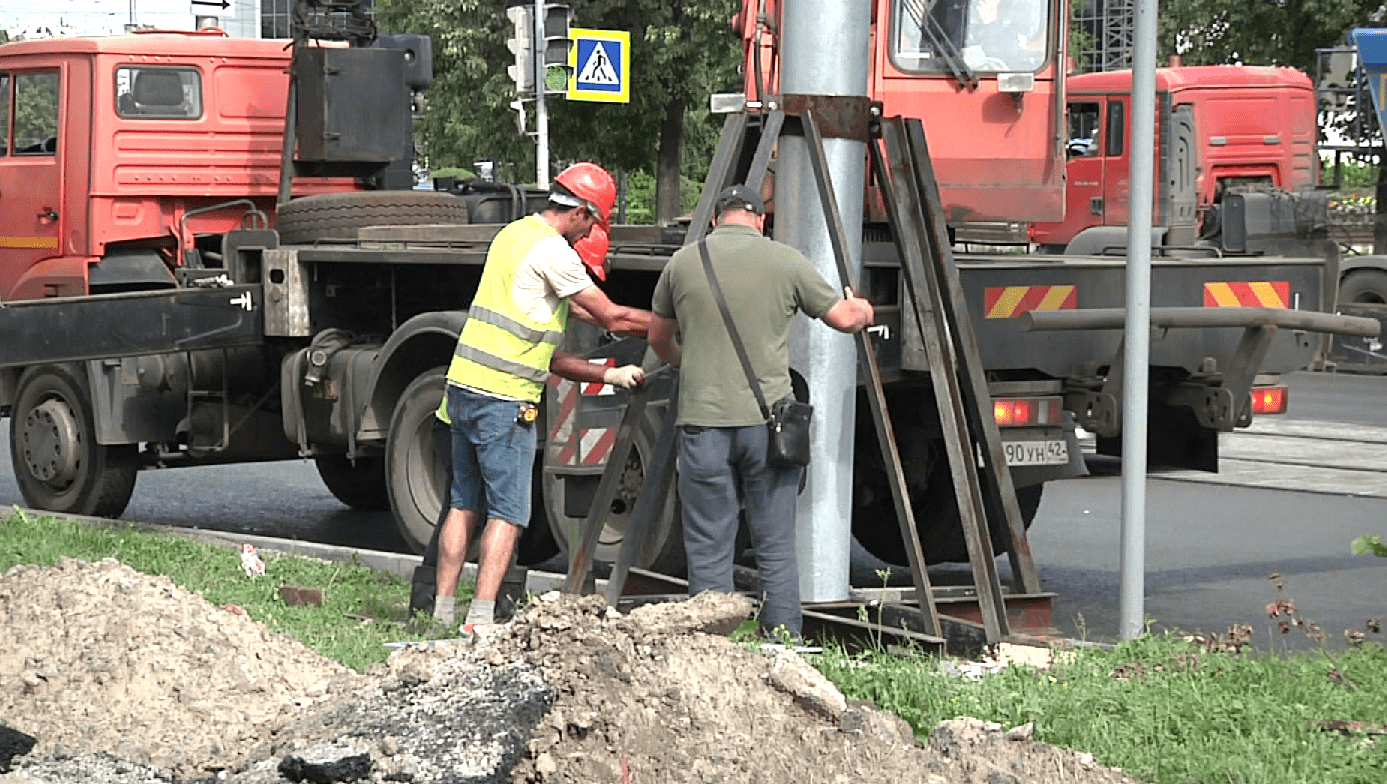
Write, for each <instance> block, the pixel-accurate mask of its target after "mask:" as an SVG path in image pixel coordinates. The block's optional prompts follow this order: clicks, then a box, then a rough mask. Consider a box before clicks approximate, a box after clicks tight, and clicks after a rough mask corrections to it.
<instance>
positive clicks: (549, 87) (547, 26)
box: [543, 3, 573, 93]
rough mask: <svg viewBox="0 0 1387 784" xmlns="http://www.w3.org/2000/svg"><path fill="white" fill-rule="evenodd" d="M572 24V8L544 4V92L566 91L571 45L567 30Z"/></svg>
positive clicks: (562, 5)
mask: <svg viewBox="0 0 1387 784" xmlns="http://www.w3.org/2000/svg"><path fill="white" fill-rule="evenodd" d="M572 24H573V9H572V8H570V7H568V6H566V5H564V4H562V3H545V4H544V44H543V45H544V70H545V80H544V82H545V84H544V89H545V92H551V93H552V92H564V91H566V90H567V89H568V74H569V70H570V67H569V65H568V50H569V48H570V47H571V46H572V45H573V40H572V39H571V38H569V36H568V28H569V27H571V26H572Z"/></svg>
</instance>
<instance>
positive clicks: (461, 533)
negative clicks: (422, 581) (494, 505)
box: [433, 509, 481, 623]
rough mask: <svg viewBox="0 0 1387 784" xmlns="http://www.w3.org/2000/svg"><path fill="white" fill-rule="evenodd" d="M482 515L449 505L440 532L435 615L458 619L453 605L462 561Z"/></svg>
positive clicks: (444, 618)
mask: <svg viewBox="0 0 1387 784" xmlns="http://www.w3.org/2000/svg"><path fill="white" fill-rule="evenodd" d="M480 519H481V513H480V512H477V511H475V510H472V509H449V510H448V517H447V518H446V519H445V520H444V521H443V531H442V532H441V533H440V534H439V536H438V579H437V583H436V585H437V588H436V589H435V595H434V609H433V617H434V618H436V619H438V620H440V621H442V622H443V623H453V622H454V621H455V620H456V615H455V609H454V606H455V602H456V597H457V591H458V577H459V576H461V575H462V563H463V561H465V560H466V559H467V546H468V544H470V543H471V541H472V530H473V529H474V528H476V527H477V522H478V521H479V520H480Z"/></svg>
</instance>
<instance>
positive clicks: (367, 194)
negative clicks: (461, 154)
mask: <svg viewBox="0 0 1387 784" xmlns="http://www.w3.org/2000/svg"><path fill="white" fill-rule="evenodd" d="M275 222H276V226H275V227H276V228H277V229H278V230H279V240H280V242H283V243H284V244H286V245H293V244H296V243H306V242H313V241H314V240H328V239H342V240H354V239H356V232H357V229H361V228H365V227H366V226H421V225H427V224H434V223H445V224H458V223H467V203H466V202H465V201H463V200H462V199H461V198H459V197H457V196H454V195H453V194H451V193H439V192H434V191H353V192H350V193H323V194H319V195H316V196H303V197H300V198H297V199H294V200H292V201H290V202H289V203H288V204H285V205H284V206H282V207H280V208H279V210H278V215H277V216H276V218H275Z"/></svg>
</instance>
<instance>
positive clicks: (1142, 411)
mask: <svg viewBox="0 0 1387 784" xmlns="http://www.w3.org/2000/svg"><path fill="white" fill-rule="evenodd" d="M1156 7H1157V0H1136V11H1135V13H1136V27H1135V30H1136V37H1135V44H1134V46H1133V51H1132V112H1131V118H1132V120H1131V138H1132V146H1131V156H1132V157H1131V164H1130V166H1129V168H1128V176H1129V181H1130V182H1131V188H1130V189H1129V191H1128V192H1129V193H1131V194H1132V200H1131V207H1130V210H1129V217H1128V220H1127V287H1126V289H1127V308H1126V314H1125V317H1126V318H1125V320H1126V327H1125V333H1124V334H1125V340H1124V344H1125V354H1124V362H1125V363H1126V364H1125V367H1124V368H1123V381H1122V384H1123V390H1124V392H1125V393H1126V394H1124V395H1123V396H1122V421H1123V423H1124V424H1123V428H1122V431H1123V432H1122V537H1121V542H1122V544H1121V570H1120V575H1121V576H1120V583H1119V586H1118V615H1117V620H1118V634H1119V636H1121V637H1122V639H1124V640H1131V639H1135V638H1137V637H1140V636H1141V635H1142V634H1143V632H1145V630H1146V618H1145V611H1144V609H1143V608H1144V604H1143V602H1144V599H1145V596H1144V594H1145V590H1146V574H1145V572H1146V442H1147V422H1146V409H1147V403H1148V398H1149V397H1150V394H1149V391H1148V386H1147V382H1148V380H1149V378H1150V375H1151V370H1150V368H1149V366H1148V363H1149V362H1150V361H1151V242H1150V237H1151V209H1152V202H1153V199H1154V195H1153V188H1152V185H1153V181H1154V178H1153V175H1152V168H1153V163H1152V160H1151V155H1152V151H1153V150H1154V148H1155V142H1156Z"/></svg>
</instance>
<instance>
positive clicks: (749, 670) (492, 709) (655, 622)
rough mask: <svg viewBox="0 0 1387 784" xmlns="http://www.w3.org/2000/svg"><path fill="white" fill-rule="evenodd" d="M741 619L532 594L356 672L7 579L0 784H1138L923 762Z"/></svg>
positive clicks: (728, 610)
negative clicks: (480, 629)
mask: <svg viewBox="0 0 1387 784" xmlns="http://www.w3.org/2000/svg"><path fill="white" fill-rule="evenodd" d="M751 609H752V608H751V605H750V602H749V600H747V599H745V598H744V597H740V596H726V595H711V594H709V595H704V596H701V597H698V598H697V599H694V600H691V601H688V602H682V603H673V604H660V605H649V606H646V607H642V608H638V609H637V610H634V611H633V612H631V613H630V614H628V615H621V614H619V613H616V612H615V611H612V610H610V609H608V608H607V607H606V606H605V604H604V603H603V601H602V599H601V597H597V596H587V597H573V596H562V595H558V594H549V595H546V596H543V597H540V598H539V600H538V601H536V602H534V603H532V604H531V605H530V606H529V607H528V608H526V610H525V611H524V612H523V613H521V614H520V615H519V616H518V617H517V618H516V619H515V620H513V621H512V622H511V623H509V624H507V625H505V626H502V627H496V628H495V629H494V630H493V631H491V632H490V633H488V634H485V635H481V636H479V637H476V638H473V639H469V640H463V641H456V642H448V643H443V642H440V643H435V644H432V645H411V646H407V647H406V648H405V649H403V650H400V651H397V652H396V653H394V654H392V655H391V657H390V660H389V662H387V663H386V664H381V665H374V666H372V667H370V668H368V669H367V671H366V672H364V673H359V674H358V673H354V672H352V671H350V670H347V669H345V668H343V667H341V666H339V665H337V664H335V663H333V662H332V661H330V660H327V659H324V658H322V657H320V656H318V655H317V654H316V653H314V652H313V651H311V650H309V649H308V648H306V647H304V646H303V645H301V644H299V643H298V642H297V641H295V640H293V639H290V638H287V637H284V636H282V635H277V634H274V633H271V632H269V631H268V630H267V629H265V627H264V626H263V625H261V624H260V623H258V622H256V621H255V620H254V619H251V618H248V617H246V615H244V614H243V613H241V612H238V611H237V610H236V609H235V608H226V607H216V606H214V605H212V604H210V603H209V602H207V601H206V600H205V599H203V598H202V597H201V596H200V595H197V594H193V593H189V592H187V591H184V590H182V589H180V588H178V587H177V586H175V585H173V584H172V583H171V582H170V581H169V580H168V579H167V578H163V577H151V576H148V575H144V574H140V573H138V572H135V571H134V570H132V569H130V568H128V567H126V566H124V565H122V564H120V563H118V562H116V561H113V560H109V559H108V560H105V561H102V562H100V563H97V564H88V563H84V562H81V561H74V560H65V561H63V562H62V563H60V564H58V565H57V566H55V567H52V568H37V567H17V568H15V569H12V570H10V571H9V572H8V573H6V574H4V575H0V634H2V635H3V636H4V639H5V640H6V643H5V645H4V646H0V782H3V783H5V784H18V783H19V782H24V783H25V784H29V783H31V782H38V783H40V784H67V783H68V782H74V783H75V782H79V781H81V782H90V781H102V782H109V784H134V782H142V783H144V782H165V781H172V780H180V781H190V780H207V781H211V780H216V781H222V782H232V783H233V784H270V782H279V781H284V780H309V781H350V780H370V781H413V782H421V783H422V782H478V783H479V782H498V783H500V782H507V783H509V784H522V783H523V782H536V783H537V782H545V783H550V782H572V783H573V784H578V783H579V782H581V783H582V784H589V783H590V782H621V783H622V784H631V783H632V782H637V783H639V782H661V783H662V784H663V783H665V782H699V783H700V784H701V783H702V782H714V781H730V782H767V783H768V784H769V783H770V782H775V783H776V784H780V782H786V781H796V782H811V781H815V782H827V783H836V782H844V783H847V782H854V783H855V782H875V781H880V782H901V781H912V782H930V783H931V784H965V783H968V784H972V783H973V782H977V783H978V784H981V783H982V782H987V784H1013V782H1015V783H1016V784H1019V782H1023V781H1024V782H1028V783H1029V784H1050V783H1051V782H1060V781H1064V782H1068V783H1069V784H1136V780H1135V779H1132V778H1130V777H1128V776H1125V775H1123V774H1122V773H1120V772H1118V771H1115V770H1111V769H1108V768H1104V767H1102V766H1100V765H1097V764H1095V763H1094V762H1093V760H1092V758H1091V757H1089V756H1088V755H1085V754H1080V753H1077V752H1071V751H1067V750H1062V749H1058V748H1055V747H1052V746H1048V745H1046V744H1042V743H1038V742H1036V741H1034V740H1033V739H1031V737H1030V734H1029V732H1028V731H1027V730H1026V729H1018V730H1012V731H1011V732H1002V731H1001V730H1000V728H998V727H996V726H995V725H986V724H983V723H982V722H980V721H977V720H975V719H968V718H960V719H957V720H954V721H951V722H946V723H945V724H943V725H940V727H939V728H937V729H936V730H935V731H934V733H933V734H932V736H931V738H930V740H929V742H928V743H926V744H921V743H920V742H918V741H917V740H916V739H915V738H914V736H913V734H912V733H911V730H910V728H909V726H908V725H906V724H905V722H903V721H902V720H901V719H899V718H898V717H896V716H893V715H891V714H888V713H885V712H882V711H879V710H877V709H875V708H874V707H872V706H870V705H867V704H861V703H856V704H853V703H848V702H847V701H845V700H844V698H843V696H842V694H841V693H839V692H838V691H837V689H835V688H834V687H833V686H832V685H831V684H830V683H829V682H828V681H827V680H825V679H824V678H823V676H822V675H821V674H820V673H819V672H818V671H817V670H815V669H814V668H813V667H811V666H809V664H808V663H807V662H806V661H805V660H804V659H803V658H802V657H800V656H798V655H796V654H794V653H780V654H778V655H775V656H768V655H764V654H762V653H759V652H755V651H749V650H747V649H745V648H744V647H742V646H739V645H737V644H734V643H732V642H730V641H729V640H728V639H727V638H726V637H725V634H726V631H727V630H728V629H729V628H731V627H732V626H735V625H736V623H737V622H738V621H740V620H741V619H743V618H745V617H747V616H748V614H749V613H750V611H751ZM6 738H9V741H8V744H7V742H6ZM15 738H18V739H19V741H18V742H16V741H15ZM25 739H28V741H27V743H26V742H24V741H25ZM7 748H8V749H9V751H8V752H7ZM9 755H14V756H13V759H9V758H8V757H9ZM7 763H8V767H10V768H12V769H11V771H10V772H9V773H4V771H5V769H6V767H7Z"/></svg>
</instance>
